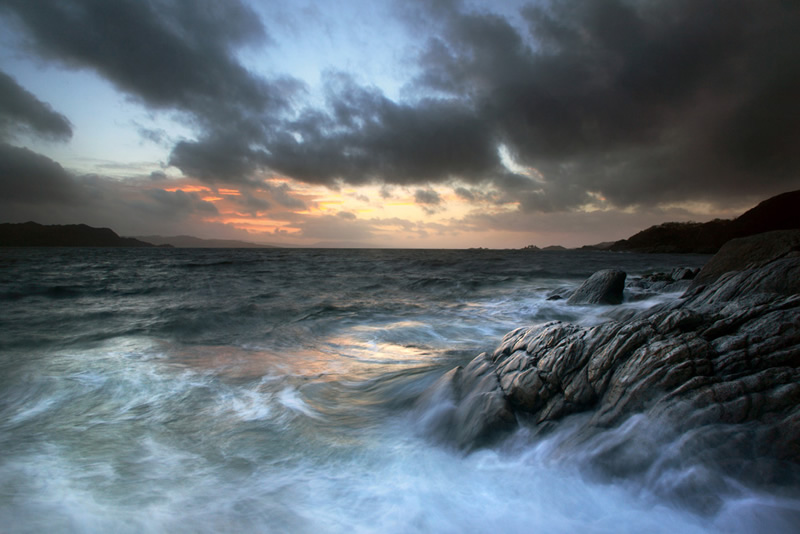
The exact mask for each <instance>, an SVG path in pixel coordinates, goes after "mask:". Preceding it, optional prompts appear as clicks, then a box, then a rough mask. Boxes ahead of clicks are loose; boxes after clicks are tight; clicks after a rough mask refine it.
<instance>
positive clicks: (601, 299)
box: [567, 269, 627, 304]
mask: <svg viewBox="0 0 800 534" xmlns="http://www.w3.org/2000/svg"><path fill="white" fill-rule="evenodd" d="M626 276H627V275H626V274H625V273H624V272H623V271H617V270H615V269H604V270H602V271H597V272H596V273H594V274H593V275H592V276H590V277H589V278H588V279H587V280H586V281H585V282H584V283H583V284H581V286H580V287H579V288H578V289H577V290H576V291H575V293H573V294H572V296H571V297H570V298H569V299H568V300H567V304H620V303H621V302H622V293H623V291H624V290H625V277H626Z"/></svg>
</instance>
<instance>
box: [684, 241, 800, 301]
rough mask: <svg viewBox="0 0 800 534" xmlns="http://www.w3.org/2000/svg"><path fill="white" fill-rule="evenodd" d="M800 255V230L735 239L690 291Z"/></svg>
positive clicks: (704, 270) (713, 261)
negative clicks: (731, 275)
mask: <svg viewBox="0 0 800 534" xmlns="http://www.w3.org/2000/svg"><path fill="white" fill-rule="evenodd" d="M798 251H800V230H779V231H775V232H766V233H763V234H757V235H753V236H750V237H742V238H740V239H732V240H730V241H728V242H727V243H725V245H723V246H722V248H720V249H719V252H717V253H716V254H715V255H714V257H712V258H711V259H710V260H709V261H708V263H706V264H705V265H704V266H703V268H702V269H701V270H700V272H699V273H698V274H697V276H696V277H695V278H694V280H693V281H692V285H691V287H690V289H696V288H698V287H700V286H703V285H708V284H710V283H712V282H714V281H716V280H717V279H718V278H719V277H720V276H722V275H724V274H726V273H729V272H731V271H743V270H746V269H753V268H758V267H761V266H763V265H767V264H768V263H771V262H773V261H775V260H777V259H780V258H784V257H790V256H795V257H796V256H797V254H798Z"/></svg>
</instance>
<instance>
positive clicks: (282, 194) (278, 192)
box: [262, 183, 306, 209]
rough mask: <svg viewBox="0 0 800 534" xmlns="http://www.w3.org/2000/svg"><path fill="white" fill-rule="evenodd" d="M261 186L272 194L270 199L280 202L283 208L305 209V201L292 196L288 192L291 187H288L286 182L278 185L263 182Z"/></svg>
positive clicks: (290, 190)
mask: <svg viewBox="0 0 800 534" xmlns="http://www.w3.org/2000/svg"><path fill="white" fill-rule="evenodd" d="M262 188H263V189H264V190H265V191H267V192H269V194H270V195H271V196H272V200H274V201H275V202H277V203H278V204H280V205H281V206H283V207H285V208H297V209H305V208H306V203H305V202H303V201H302V200H300V199H299V198H296V197H293V196H292V195H291V194H290V193H291V192H292V189H291V188H290V187H289V185H288V184H285V183H283V184H280V185H270V184H267V183H265V184H263V186H262Z"/></svg>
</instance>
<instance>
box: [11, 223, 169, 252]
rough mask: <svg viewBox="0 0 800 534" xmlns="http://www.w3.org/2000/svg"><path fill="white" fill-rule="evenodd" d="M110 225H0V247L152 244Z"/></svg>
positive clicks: (145, 245) (148, 245)
mask: <svg viewBox="0 0 800 534" xmlns="http://www.w3.org/2000/svg"><path fill="white" fill-rule="evenodd" d="M153 246H154V245H152V244H150V243H145V242H144V241H139V240H138V239H134V238H132V237H120V236H118V235H117V234H116V233H115V232H114V231H113V230H111V229H110V228H93V227H91V226H87V225H85V224H63V225H59V224H54V225H43V224H39V223H35V222H26V223H18V224H13V223H3V224H0V247H153Z"/></svg>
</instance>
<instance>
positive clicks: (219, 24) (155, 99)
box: [0, 0, 302, 181]
mask: <svg viewBox="0 0 800 534" xmlns="http://www.w3.org/2000/svg"><path fill="white" fill-rule="evenodd" d="M0 9H4V10H5V11H6V12H10V13H13V14H14V15H15V16H16V20H18V21H19V22H20V23H21V25H22V27H23V28H25V29H27V31H28V32H29V34H30V35H31V36H32V37H33V43H32V45H31V46H32V49H33V50H34V51H36V52H37V53H38V54H40V55H41V56H43V57H45V58H48V59H52V60H56V61H59V62H61V63H62V64H66V65H68V66H74V67H79V68H82V67H88V68H91V69H94V70H95V71H97V72H98V73H99V74H100V75H102V76H104V77H105V78H107V79H108V80H110V81H111V82H112V83H114V84H115V85H116V86H117V87H118V88H120V89H121V90H123V91H125V92H126V93H127V94H129V95H131V96H133V97H135V98H137V99H140V100H141V101H142V102H143V103H144V104H145V105H147V106H149V107H152V108H163V109H177V110H179V111H181V112H184V113H185V114H186V120H188V121H189V122H191V123H192V124H193V125H194V126H195V127H197V128H199V129H200V131H201V132H202V133H201V136H200V141H198V142H196V143H188V142H184V143H180V144H178V145H177V146H176V147H175V153H174V154H173V156H172V162H171V163H172V164H174V165H176V166H178V167H179V168H181V170H183V171H184V172H186V173H187V174H194V175H196V176H197V177H199V178H201V179H206V180H222V181H225V180H227V181H237V180H241V179H242V178H243V177H244V176H245V175H246V174H247V173H248V172H250V171H252V170H253V169H254V168H256V167H258V166H259V165H260V164H261V163H260V162H259V157H258V156H257V154H255V152H254V151H253V150H250V149H249V148H248V146H249V145H248V141H249V140H256V141H258V140H259V139H260V138H261V137H262V136H263V129H264V124H266V123H270V122H271V121H273V120H274V118H275V117H276V116H277V115H279V114H280V113H282V112H283V111H285V110H287V109H288V108H289V107H290V103H291V99H292V97H293V95H294V94H295V93H296V92H297V91H298V90H300V89H301V88H302V85H301V84H300V83H299V82H297V81H295V80H292V79H291V78H278V79H275V80H264V79H262V78H259V77H256V76H255V75H253V74H252V73H250V72H249V71H248V70H247V69H246V68H245V67H244V66H242V65H241V64H240V63H239V61H238V59H237V58H236V56H235V53H236V51H237V49H238V48H239V47H241V46H243V45H250V44H264V43H265V42H267V41H268V39H267V35H266V31H265V30H264V27H263V25H262V24H261V22H260V19H259V17H258V16H257V15H256V14H255V13H254V12H253V11H252V10H251V9H250V8H249V7H247V6H246V5H244V4H243V3H241V2H238V1H234V0H230V1H227V0H225V1H222V0H200V1H188V0H151V1H139V0H115V1H113V2H109V1H104V0H41V1H36V2H29V1H27V0H0ZM144 133H145V134H148V132H144ZM147 136H148V137H151V138H152V136H150V135H147Z"/></svg>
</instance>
